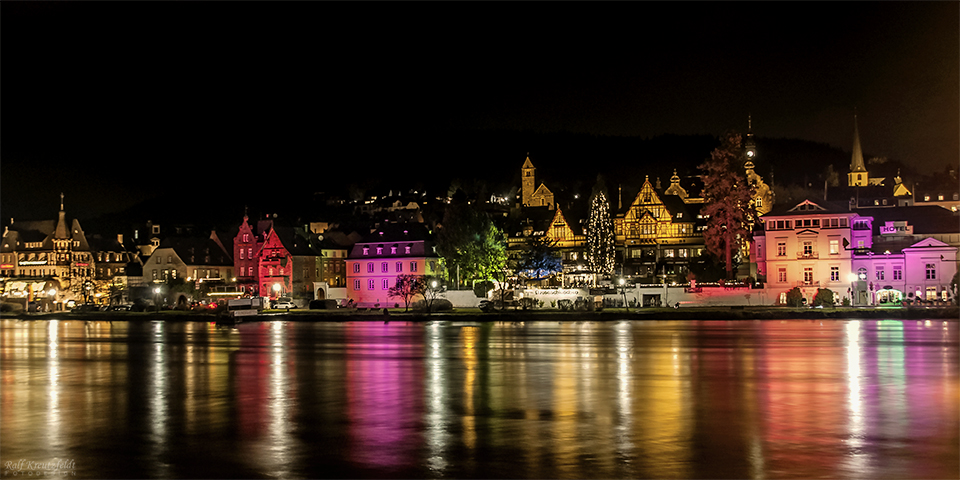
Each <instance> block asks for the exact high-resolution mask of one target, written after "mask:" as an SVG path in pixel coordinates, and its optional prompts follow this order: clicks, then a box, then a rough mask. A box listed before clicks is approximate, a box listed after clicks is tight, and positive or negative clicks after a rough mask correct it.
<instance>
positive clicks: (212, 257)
mask: <svg viewBox="0 0 960 480" xmlns="http://www.w3.org/2000/svg"><path fill="white" fill-rule="evenodd" d="M161 248H172V249H173V251H174V252H176V253H177V256H179V257H180V260H183V262H184V263H186V264H187V265H211V266H233V256H232V255H231V254H230V253H228V252H227V251H226V250H224V249H223V247H222V246H221V245H220V244H218V243H217V242H216V241H214V240H213V239H212V238H210V237H206V238H201V237H175V236H168V237H167V238H164V239H163V240H162V241H161V242H160V246H159V247H157V250H160V249H161ZM154 255H156V251H154Z"/></svg>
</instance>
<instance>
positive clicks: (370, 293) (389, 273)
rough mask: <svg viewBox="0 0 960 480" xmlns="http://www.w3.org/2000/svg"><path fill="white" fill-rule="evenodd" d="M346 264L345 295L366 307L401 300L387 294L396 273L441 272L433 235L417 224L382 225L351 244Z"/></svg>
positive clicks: (419, 274)
mask: <svg viewBox="0 0 960 480" xmlns="http://www.w3.org/2000/svg"><path fill="white" fill-rule="evenodd" d="M346 265H347V298H349V299H350V300H353V302H354V303H355V304H356V305H357V306H358V307H366V308H369V307H373V308H376V307H377V306H380V307H385V306H387V305H394V304H396V303H400V302H402V300H400V299H398V298H391V297H390V296H389V294H388V290H389V289H390V287H393V286H394V285H396V282H397V276H398V275H417V276H424V275H426V276H435V275H439V274H440V273H441V271H442V266H441V263H440V257H439V255H437V253H436V245H435V243H434V241H433V236H432V235H431V233H430V232H429V231H428V230H427V227H426V226H424V225H423V224H420V223H394V224H387V225H384V226H383V227H381V228H379V229H377V230H376V231H374V232H373V233H371V234H370V235H368V236H367V237H365V238H363V239H362V240H361V241H359V242H357V243H356V244H354V245H353V247H352V248H351V250H350V254H349V255H348V256H347V261H346ZM414 301H416V299H415V300H414Z"/></svg>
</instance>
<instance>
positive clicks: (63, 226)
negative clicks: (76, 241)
mask: <svg viewBox="0 0 960 480" xmlns="http://www.w3.org/2000/svg"><path fill="white" fill-rule="evenodd" d="M69 231H70V230H69V229H68V228H67V213H66V212H64V211H63V193H62V192H61V193H60V217H59V218H58V219H57V229H56V231H55V233H54V236H53V238H57V239H61V240H62V239H66V238H70V236H69V235H68V233H69Z"/></svg>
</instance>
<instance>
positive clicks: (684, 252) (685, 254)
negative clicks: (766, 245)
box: [677, 248, 760, 258]
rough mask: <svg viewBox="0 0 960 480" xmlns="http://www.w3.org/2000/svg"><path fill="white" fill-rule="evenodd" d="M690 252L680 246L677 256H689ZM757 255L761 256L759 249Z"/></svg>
mask: <svg viewBox="0 0 960 480" xmlns="http://www.w3.org/2000/svg"><path fill="white" fill-rule="evenodd" d="M688 252H689V250H687V249H686V248H678V249H677V256H678V257H680V258H687V253H688ZM757 256H758V257H759V256H760V252H759V251H758V252H757Z"/></svg>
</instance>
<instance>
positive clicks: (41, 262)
mask: <svg viewBox="0 0 960 480" xmlns="http://www.w3.org/2000/svg"><path fill="white" fill-rule="evenodd" d="M46 264H47V261H46V260H25V261H21V262H20V265H46Z"/></svg>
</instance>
